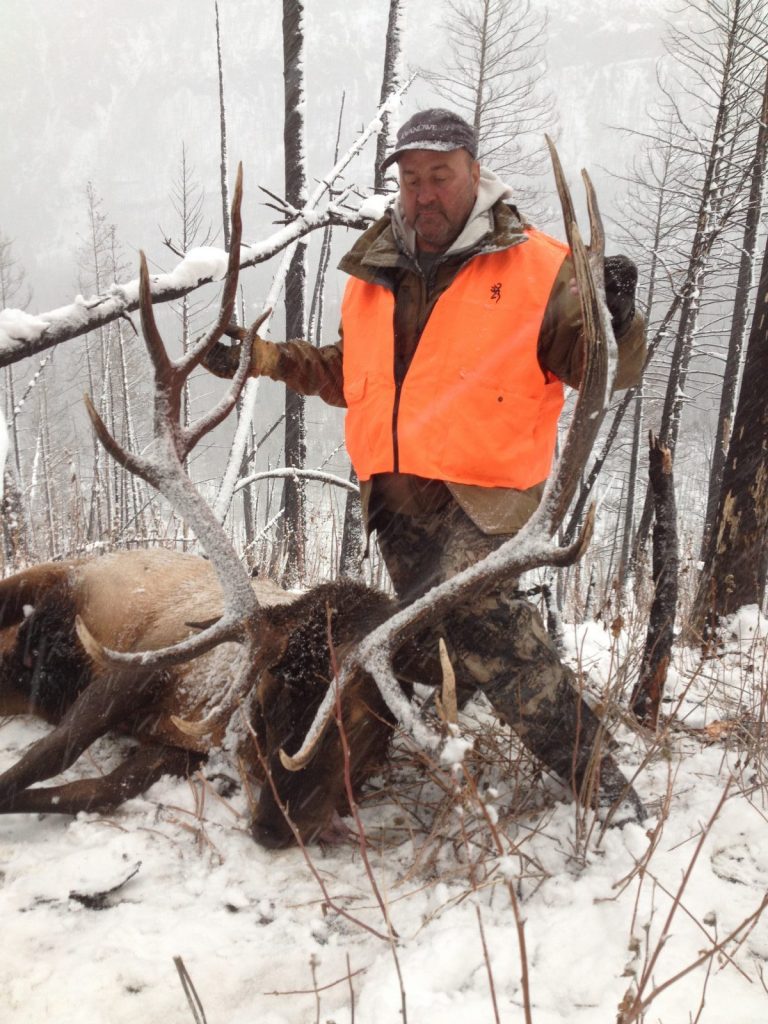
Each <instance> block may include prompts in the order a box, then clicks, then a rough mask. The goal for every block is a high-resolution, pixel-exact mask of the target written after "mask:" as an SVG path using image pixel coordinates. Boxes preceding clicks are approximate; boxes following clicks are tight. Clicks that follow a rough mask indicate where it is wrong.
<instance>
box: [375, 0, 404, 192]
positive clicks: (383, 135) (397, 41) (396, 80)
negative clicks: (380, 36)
mask: <svg viewBox="0 0 768 1024" xmlns="http://www.w3.org/2000/svg"><path fill="white" fill-rule="evenodd" d="M405 4H406V0H389V20H388V22H387V40H386V44H385V48H384V71H383V74H382V76H381V92H380V94H379V106H380V107H381V106H383V105H384V104H385V103H387V102H388V101H389V100H390V99H392V97H393V96H394V95H395V93H396V92H397V91H398V89H400V88H402V84H403V35H404V32H405ZM396 129H397V123H396V118H395V115H394V112H393V111H389V110H388V111H387V112H386V113H385V114H384V115H383V117H382V119H381V131H380V132H379V135H378V138H377V139H376V166H375V167H374V169H373V175H374V177H373V188H374V191H375V192H385V191H386V185H385V183H384V177H385V175H384V172H383V171H382V170H381V165H382V163H383V162H384V159H385V157H386V155H387V153H389V152H391V150H393V149H394V145H395V135H396V134H397V132H396Z"/></svg>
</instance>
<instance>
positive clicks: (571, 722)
mask: <svg viewBox="0 0 768 1024" xmlns="http://www.w3.org/2000/svg"><path fill="white" fill-rule="evenodd" d="M372 525H373V526H374V528H375V529H376V531H377V542H378V545H379V549H380V550H381V553H382V556H383V558H384V561H385V563H386V565H387V569H388V571H389V574H390V577H391V579H392V583H393V585H394V588H395V591H396V593H397V595H398V597H399V598H400V600H401V602H402V603H403V604H408V603H410V602H412V601H414V600H415V599H416V598H417V597H420V596H421V595H422V594H424V593H426V591H427V590H429V589H430V588H431V587H433V586H434V585H435V584H437V583H440V582H442V581H444V580H447V579H450V578H451V577H452V576H455V575H456V574H457V573H458V572H460V571H461V570H462V569H465V568H467V567H468V566H470V565H472V564H474V563H475V562H477V561H479V559H481V558H483V557H485V555H487V554H489V553H490V552H491V551H493V550H495V549H496V548H498V547H499V546H500V545H501V544H502V543H503V542H504V540H505V539H506V538H505V537H503V536H501V537H500V536H488V535H487V534H484V533H482V531H480V530H479V529H478V528H477V527H476V526H475V525H474V523H473V522H472V520H471V519H470V518H469V517H468V516H467V515H466V514H465V513H464V512H463V511H462V509H461V508H460V506H459V505H458V504H457V503H456V502H455V501H453V500H452V499H451V501H450V502H449V503H448V504H446V505H445V506H443V507H442V508H441V509H439V510H438V511H436V512H432V513H430V514H429V515H423V516H411V515H402V514H399V513H396V512H391V511H389V510H387V509H379V510H377V514H376V517H375V520H374V523H373V524H372ZM514 589H515V583H514V581H513V582H511V583H509V584H506V585H504V586H502V587H498V588H496V589H492V590H489V591H488V592H487V593H485V594H482V595H481V596H480V597H479V598H474V599H473V600H472V603H471V605H467V606H464V607H459V608H457V609H456V610H455V611H453V612H452V613H451V614H450V616H449V617H448V618H447V619H446V620H444V621H443V623H442V624H441V629H440V631H439V632H440V633H441V634H442V635H443V636H444V639H445V642H446V645H447V647H448V650H449V653H450V656H451V662H452V664H453V667H454V670H455V672H456V678H457V689H458V691H459V698H460V700H461V699H462V698H463V699H464V700H465V701H466V699H468V697H469V696H471V694H472V693H473V692H474V691H475V690H476V689H477V688H480V689H481V690H482V691H483V692H484V693H485V694H486V696H487V698H488V699H489V701H490V702H491V704H492V705H493V707H494V709H495V710H496V711H497V713H498V714H499V715H500V716H501V717H502V718H503V719H504V720H505V721H506V722H507V723H508V724H509V726H510V727H511V728H512V729H514V731H515V732H516V733H517V735H518V736H519V737H520V739H521V740H522V742H523V743H524V744H525V746H526V747H528V749H529V750H530V751H531V752H532V753H533V754H534V755H535V756H536V757H537V758H538V759H539V760H540V761H542V762H543V763H544V765H545V766H546V767H547V768H548V769H550V770H552V771H554V772H556V773H557V774H558V775H559V776H560V777H561V778H562V779H563V781H564V782H566V784H567V785H569V786H570V787H571V788H572V790H573V792H574V793H575V795H576V796H577V797H580V798H581V799H582V800H584V799H586V798H587V796H588V792H587V791H590V792H589V796H590V801H591V802H593V803H600V804H610V803H612V802H613V801H614V800H615V799H617V798H618V797H619V796H621V794H622V792H623V791H625V790H627V789H628V786H627V782H626V780H625V778H624V776H623V775H622V774H621V772H620V771H619V769H618V766H617V765H616V763H615V761H614V759H613V758H612V756H611V755H610V753H608V748H609V746H610V737H609V736H608V735H607V734H606V732H605V729H604V728H603V726H602V725H601V722H600V720H599V719H598V717H597V716H596V714H595V713H594V712H593V711H592V709H591V708H590V707H589V705H588V704H586V702H585V701H584V700H583V698H582V696H581V695H580V693H579V690H578V686H577V682H576V678H575V676H574V673H573V672H572V671H571V670H570V669H569V668H568V667H567V666H565V665H563V664H562V662H561V661H560V658H559V655H558V652H557V649H556V647H555V645H554V643H553V642H552V640H551V638H550V636H549V634H548V633H547V631H546V628H545V626H544V623H543V622H542V619H541V616H540V615H539V613H538V611H537V610H536V609H535V608H534V607H533V606H532V605H530V604H529V603H528V602H527V601H525V600H522V599H520V598H518V597H516V596H515V594H514ZM425 641H426V643H427V644H430V645H432V646H434V645H436V637H434V636H433V637H431V638H425ZM593 769H596V770H593ZM627 795H628V796H629V799H630V801H631V802H632V803H634V802H637V805H638V806H640V805H639V800H637V797H636V796H635V794H634V791H632V790H629V791H628V794H627Z"/></svg>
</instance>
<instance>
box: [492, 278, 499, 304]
mask: <svg viewBox="0 0 768 1024" xmlns="http://www.w3.org/2000/svg"><path fill="white" fill-rule="evenodd" d="M491 298H492V299H493V301H494V302H498V301H499V299H500V298H501V281H497V282H496V284H492V285H491Z"/></svg>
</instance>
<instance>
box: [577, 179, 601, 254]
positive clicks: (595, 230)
mask: <svg viewBox="0 0 768 1024" xmlns="http://www.w3.org/2000/svg"><path fill="white" fill-rule="evenodd" d="M581 177H582V180H583V182H584V190H585V192H586V193H587V211H588V212H589V251H590V253H591V255H592V256H593V257H596V256H599V258H600V260H602V259H603V258H604V256H605V228H604V227H603V218H602V216H601V215H600V210H599V208H598V205H597V195H596V194H595V186H594V185H593V184H592V179H591V178H590V176H589V173H588V172H587V171H586V170H584V169H582V172H581ZM593 268H594V269H595V270H598V269H599V270H601V271H602V269H603V268H602V264H601V266H600V267H599V268H598V267H595V266H594V263H593Z"/></svg>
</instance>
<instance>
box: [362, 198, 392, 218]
mask: <svg viewBox="0 0 768 1024" xmlns="http://www.w3.org/2000/svg"><path fill="white" fill-rule="evenodd" d="M392 199H393V197H392V196H383V195H373V196H367V197H366V198H365V199H364V200H363V201H362V203H360V209H359V210H358V211H357V212H358V214H359V215H360V216H361V217H365V218H366V219H367V220H379V219H380V218H381V217H383V216H384V214H385V213H386V212H387V208H388V207H389V206H390V205H391V203H392Z"/></svg>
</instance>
